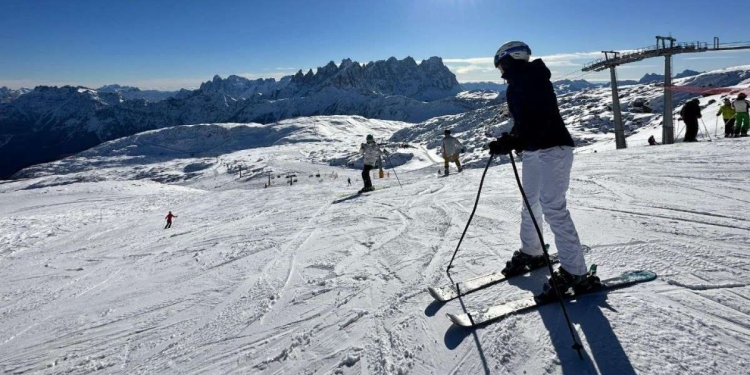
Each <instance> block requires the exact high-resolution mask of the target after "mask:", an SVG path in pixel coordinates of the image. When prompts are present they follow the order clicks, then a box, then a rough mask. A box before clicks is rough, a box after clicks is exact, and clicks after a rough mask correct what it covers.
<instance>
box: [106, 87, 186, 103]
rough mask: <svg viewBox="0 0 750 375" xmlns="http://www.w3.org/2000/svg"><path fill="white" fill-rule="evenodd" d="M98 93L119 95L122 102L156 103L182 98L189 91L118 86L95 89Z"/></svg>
mask: <svg viewBox="0 0 750 375" xmlns="http://www.w3.org/2000/svg"><path fill="white" fill-rule="evenodd" d="M96 91H98V92H116V93H120V94H121V96H122V98H123V99H124V100H134V99H143V100H145V101H147V102H158V101H161V100H164V99H169V98H184V97H186V96H187V95H188V94H189V93H190V92H191V90H186V89H180V90H178V91H159V90H141V89H139V88H137V87H133V86H120V85H118V84H111V85H104V86H102V87H99V88H98V89H96Z"/></svg>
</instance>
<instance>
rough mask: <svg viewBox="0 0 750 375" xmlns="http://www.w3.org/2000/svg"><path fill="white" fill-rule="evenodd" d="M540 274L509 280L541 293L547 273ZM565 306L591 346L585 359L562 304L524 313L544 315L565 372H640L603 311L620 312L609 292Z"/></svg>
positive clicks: (618, 374) (614, 374)
mask: <svg viewBox="0 0 750 375" xmlns="http://www.w3.org/2000/svg"><path fill="white" fill-rule="evenodd" d="M538 274H539V275H541V277H518V278H512V279H510V280H508V283H509V284H511V285H515V286H517V287H518V288H520V289H524V290H528V291H529V292H532V293H534V294H538V293H539V292H541V290H540V288H539V285H541V282H542V281H543V280H545V279H546V275H544V273H538ZM534 276H537V275H534ZM565 307H566V308H567V309H568V314H569V316H570V320H571V322H572V323H573V324H574V325H578V331H579V332H582V333H583V335H584V336H585V337H586V341H587V343H588V345H587V346H586V348H585V350H584V351H583V352H582V354H583V360H581V359H580V358H579V357H578V353H577V352H576V351H575V350H574V349H573V348H572V346H573V343H572V341H571V337H570V331H569V330H568V326H567V324H566V323H565V318H564V316H563V313H562V311H561V310H560V305H559V303H555V304H548V305H545V306H542V307H540V308H538V309H535V310H531V311H529V312H526V313H522V314H539V316H540V317H541V318H542V323H544V326H545V327H546V328H547V330H548V331H549V335H550V339H551V341H552V345H553V346H554V347H555V350H556V351H557V356H558V358H559V360H560V366H562V373H563V374H570V375H573V374H575V375H578V374H602V375H635V374H636V371H635V369H634V368H633V364H632V363H630V359H629V358H628V356H627V354H626V353H625V350H624V349H623V347H622V344H620V340H619V339H618V338H617V335H616V334H615V332H614V331H613V330H612V325H611V324H610V323H609V320H608V319H607V317H606V316H604V314H603V313H602V308H606V309H608V310H611V311H615V312H616V310H615V309H614V308H612V307H611V306H610V305H609V304H608V303H607V293H597V294H591V295H586V296H582V297H581V298H580V299H578V300H572V301H566V302H565ZM499 324H502V323H499ZM577 333H578V332H577ZM577 336H578V335H577ZM578 342H581V339H580V337H578ZM592 357H593V358H592ZM594 362H595V363H596V367H595V366H594Z"/></svg>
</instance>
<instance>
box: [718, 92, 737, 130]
mask: <svg viewBox="0 0 750 375" xmlns="http://www.w3.org/2000/svg"><path fill="white" fill-rule="evenodd" d="M718 115H721V119H722V120H724V138H730V137H731V136H732V135H733V134H734V115H735V111H734V107H732V102H731V101H730V100H729V98H725V99H724V105H722V106H721V107H719V112H717V113H716V116H718Z"/></svg>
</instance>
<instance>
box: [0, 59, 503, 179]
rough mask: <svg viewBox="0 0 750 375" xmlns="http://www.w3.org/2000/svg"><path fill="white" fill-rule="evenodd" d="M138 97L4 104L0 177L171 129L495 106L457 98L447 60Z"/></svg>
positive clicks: (79, 92)
mask: <svg viewBox="0 0 750 375" xmlns="http://www.w3.org/2000/svg"><path fill="white" fill-rule="evenodd" d="M107 91H113V92H107ZM131 91H132V90H131ZM131 91H128V90H118V89H116V88H115V89H111V87H110V88H109V89H107V90H104V91H100V90H92V89H88V88H83V87H70V86H65V87H61V88H57V87H44V86H40V87H37V88H36V89H34V90H33V91H31V92H29V93H27V94H25V95H21V96H20V97H18V98H17V99H16V100H14V101H12V102H10V103H5V104H0V157H2V158H3V159H4V160H10V161H11V162H8V163H3V165H2V167H0V177H7V176H8V175H9V174H11V173H13V172H15V171H17V170H18V169H20V168H22V167H25V166H28V165H32V164H36V163H40V162H45V161H50V160H55V159H58V158H60V157H62V156H64V155H68V154H71V153H75V152H79V151H82V150H85V149H87V148H89V147H92V146H95V145H97V144H99V143H101V142H103V141H107V140H112V139H116V138H119V137H123V136H128V135H131V134H135V133H138V132H141V131H145V130H151V129H157V128H161V127H167V126H174V125H185V124H197V123H206V122H212V123H223V122H243V123H246V122H248V123H249V122H257V123H273V122H277V121H280V120H283V119H287V118H293V117H300V116H313V115H360V116H364V117H367V118H373V119H385V120H397V121H410V122H419V121H424V120H426V119H429V118H432V117H436V116H441V115H446V114H456V113H462V112H466V111H469V110H472V109H476V108H480V107H482V106H485V105H487V104H488V103H489V102H491V101H492V100H493V99H492V98H488V97H486V96H481V95H480V96H465V95H464V96H462V95H457V94H458V93H460V92H461V91H462V89H461V87H460V85H459V84H458V82H457V81H456V78H455V75H453V73H451V72H450V70H448V68H447V67H446V66H445V65H444V64H443V62H442V60H441V59H440V58H437V57H433V58H430V59H428V60H424V61H422V62H421V63H419V64H417V63H416V61H414V59H412V58H405V59H403V60H397V59H395V58H390V59H388V60H383V61H377V62H371V63H368V64H359V63H357V62H353V61H351V60H348V59H347V60H344V61H342V63H341V64H340V65H336V64H333V63H329V64H328V65H326V66H325V67H322V68H319V69H318V70H317V72H315V73H313V72H312V71H308V72H307V73H306V74H303V73H302V72H301V71H300V72H298V73H297V74H295V75H293V76H289V77H285V78H284V79H281V80H280V81H275V80H273V79H270V80H256V81H251V80H247V79H245V78H242V77H238V76H231V77H229V78H227V79H221V78H220V77H214V79H213V80H212V81H209V82H206V83H204V84H203V85H202V86H201V88H200V89H198V90H195V91H192V92H190V93H186V92H181V93H178V95H177V97H174V98H169V99H166V100H161V101H158V102H148V101H146V100H143V99H138V100H127V98H126V93H127V92H131ZM31 150H33V152H32V151H31Z"/></svg>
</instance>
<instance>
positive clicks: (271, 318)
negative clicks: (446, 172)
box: [0, 121, 750, 374]
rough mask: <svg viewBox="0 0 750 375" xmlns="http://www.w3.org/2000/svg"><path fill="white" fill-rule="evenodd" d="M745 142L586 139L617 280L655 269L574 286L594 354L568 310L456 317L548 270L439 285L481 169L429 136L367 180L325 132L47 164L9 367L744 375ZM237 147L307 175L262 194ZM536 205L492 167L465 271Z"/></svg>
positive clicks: (15, 196)
mask: <svg viewBox="0 0 750 375" xmlns="http://www.w3.org/2000/svg"><path fill="white" fill-rule="evenodd" d="M707 125H709V126H712V125H713V121H710V122H709V121H707ZM386 128H387V129H386ZM397 128H398V126H395V125H394V126H391V127H388V126H385V127H384V130H383V133H382V135H383V136H386V135H387V134H389V133H392V132H393V131H395V130H396V129H397ZM713 131H714V129H713V128H712V127H711V128H709V132H711V133H712V135H713ZM295 134H297V133H295ZM352 140H354V138H352ZM749 146H750V141H749V140H748V139H747V138H745V139H726V140H725V139H719V140H714V142H703V143H697V144H676V145H671V146H658V147H633V148H630V149H627V150H621V151H608V150H606V149H602V150H600V151H599V152H597V153H579V154H578V155H577V156H576V161H575V164H574V168H573V179H572V181H571V189H570V193H569V206H570V209H571V212H572V215H573V218H574V220H575V222H576V225H577V226H578V229H579V232H580V234H581V238H582V241H583V243H585V244H587V245H589V246H591V248H592V250H591V252H590V254H588V255H587V261H588V262H589V263H597V264H598V265H599V273H600V274H601V275H602V276H603V277H608V276H613V275H617V274H619V273H621V272H622V271H625V270H632V269H651V270H653V271H655V272H657V273H658V275H659V278H658V279H657V280H656V281H654V282H651V283H648V284H643V285H638V286H635V287H632V288H628V289H622V290H618V291H615V292H612V293H610V294H609V295H591V296H586V297H585V298H582V299H580V300H579V301H576V302H571V303H569V305H568V306H569V311H570V315H571V318H572V320H573V322H574V324H575V327H576V330H577V332H578V334H579V335H580V337H581V339H582V341H583V344H584V346H585V351H586V358H585V360H584V361H581V360H579V359H578V358H577V356H576V353H575V351H573V350H572V349H571V348H570V345H571V341H570V337H569V334H568V332H567V328H566V327H565V323H564V320H563V319H562V315H561V313H560V309H559V306H556V305H549V306H545V307H543V308H541V309H539V310H538V311H532V312H528V313H525V314H520V315H516V316H512V317H510V318H508V319H505V320H502V321H499V322H497V323H494V324H490V325H488V326H486V327H483V328H480V329H477V330H464V329H458V328H457V327H454V326H451V324H450V321H449V320H448V319H447V317H446V316H445V313H447V312H461V311H462V310H463V308H466V309H469V310H477V309H481V308H482V307H484V306H487V305H489V304H491V303H496V302H501V301H510V300H513V299H516V298H518V297H520V296H522V295H526V294H528V293H531V292H538V291H539V290H540V288H541V284H542V282H543V280H544V279H545V272H544V271H537V272H535V273H533V274H531V275H529V276H528V277H521V278H517V279H513V280H512V281H510V282H509V283H507V284H501V285H496V286H493V287H491V288H488V289H485V290H482V291H479V292H476V293H473V294H471V295H469V296H466V297H464V298H462V299H461V300H455V301H451V302H448V303H446V304H439V303H436V302H433V299H432V297H431V296H430V295H429V294H428V293H427V292H426V290H425V288H426V286H428V285H441V284H443V283H445V282H447V281H448V280H447V277H446V276H445V272H444V269H445V266H446V264H447V263H448V261H449V259H450V257H451V254H452V252H453V250H454V249H455V246H456V243H457V240H458V238H459V236H460V234H461V231H462V230H463V227H464V225H465V223H466V220H467V218H468V216H469V213H470V212H471V209H472V204H473V202H474V197H475V194H476V189H477V186H478V183H479V179H480V177H481V172H482V170H481V169H473V170H467V171H465V172H464V173H461V174H453V175H451V176H450V177H447V178H437V177H436V169H437V168H438V164H437V163H436V162H437V161H438V160H433V159H431V158H434V155H431V154H430V153H428V152H427V151H424V150H419V149H416V150H412V151H410V152H413V153H414V155H415V156H414V157H413V158H411V159H409V161H408V162H407V164H405V165H403V166H400V167H398V169H397V172H398V177H399V178H400V180H401V183H402V184H403V188H400V187H399V185H398V183H397V181H396V179H395V175H394V174H393V173H391V175H390V178H386V179H375V180H374V184H375V186H376V188H378V189H379V190H377V191H376V192H374V193H372V194H369V195H367V196H361V197H353V196H347V194H349V193H352V192H354V191H356V189H359V188H360V186H359V184H360V178H359V173H358V172H357V171H354V170H348V169H343V168H340V167H333V166H328V165H326V164H319V163H313V162H310V161H309V160H315V158H314V156H315V155H318V154H321V153H326V152H331V149H330V144H327V143H315V142H306V143H299V144H286V145H276V146H271V147H263V148H257V149H252V150H245V151H234V150H228V151H226V152H229V153H228V154H222V155H221V156H219V159H221V160H219V161H218V162H215V161H210V162H209V161H205V163H207V164H206V165H208V166H207V167H205V168H203V167H201V165H197V166H195V165H194V166H193V167H191V168H188V169H187V170H186V169H185V167H186V166H188V165H191V163H192V164H194V163H201V162H202V161H201V160H202V157H199V156H196V158H195V159H189V158H188V159H172V158H167V159H165V160H161V159H158V160H153V161H154V162H153V163H148V164H140V165H139V164H138V163H135V162H133V161H132V160H131V159H129V157H128V156H127V155H126V153H123V154H116V155H115V156H113V158H114V157H121V158H122V163H119V164H118V163H114V164H107V165H108V167H107V168H102V169H99V170H97V169H91V168H88V167H85V168H79V169H76V168H77V166H81V165H84V166H85V165H88V164H86V163H84V161H83V159H81V158H78V159H72V160H68V161H65V162H63V164H64V163H68V164H67V167H69V168H73V169H75V172H74V173H71V174H68V175H63V173H64V168H63V164H60V163H61V162H58V164H54V165H52V164H50V165H46V166H44V167H40V168H39V169H38V170H37V172H39V176H38V177H31V178H28V179H25V180H20V181H15V182H2V183H0V269H1V270H2V272H0V373H8V374H15V373H48V374H53V373H54V374H56V373H70V374H87V373H94V372H101V373H142V374H157V373H160V374H170V373H174V374H177V373H179V374H203V373H257V374H483V373H492V374H523V373H526V374H542V373H546V374H597V373H598V374H635V373H638V374H742V373H747V368H748V366H750V298H748V295H750V286H748V285H750V187H749V185H748V181H750V178H748V177H749V176H750V167H749V166H748V161H750V158H749V157H748V153H747V150H748V147H749ZM341 147H342V149H343V148H344V146H341ZM348 147H351V146H348ZM341 152H342V155H343V152H344V151H341ZM316 153H317V154H316ZM117 155H120V156H117ZM152 156H153V155H152ZM157 156H158V155H157ZM162 156H163V155H162ZM90 158H91V160H90V162H91V163H92V164H91V165H96V163H98V162H102V163H113V160H114V159H107V158H105V157H104V155H97V154H96V152H95V151H94V150H92V154H91V155H90ZM207 158H208V159H211V160H215V158H216V156H210V157H207ZM208 159H207V160H208ZM259 159H262V160H260V161H259ZM76 160H77V161H76ZM150 160H151V159H150ZM241 161H244V162H247V163H248V164H252V163H256V164H257V165H256V166H255V167H256V168H261V170H262V168H270V169H273V170H275V171H289V172H295V173H296V174H297V175H298V180H299V182H298V184H296V185H294V186H291V187H290V186H285V185H283V181H279V180H278V179H274V185H273V186H272V187H270V188H267V189H264V188H263V187H262V185H263V182H264V180H263V175H262V174H255V175H251V177H243V178H242V179H240V178H239V176H238V175H237V174H235V173H234V170H232V169H231V168H230V167H229V166H230V165H233V164H232V163H237V162H241ZM405 162H406V161H405ZM139 168H140V169H139ZM201 168H203V169H201ZM190 171H198V172H199V173H196V174H194V175H191V177H190V178H189V179H187V180H186V179H185V175H186V174H187V173H192V172H190ZM42 172H43V173H42ZM332 172H337V173H338V174H339V176H338V179H334V178H332V177H329V174H331V173H332ZM139 173H145V174H146V176H161V177H164V176H166V175H168V174H170V173H173V174H174V175H175V176H176V177H175V178H174V180H170V179H168V178H163V179H161V181H164V183H157V182H153V181H149V180H146V179H141V178H143V175H142V174H139ZM315 174H320V175H321V177H315V176H314V175H315ZM311 175H312V176H313V177H310V176H311ZM347 177H351V178H352V181H353V182H354V186H352V187H347V186H346V179H347ZM281 179H282V180H283V176H282V178H281ZM520 204H521V198H520V196H519V194H518V192H517V190H516V186H515V181H514V180H513V175H512V170H511V168H510V166H509V165H507V164H503V165H499V166H493V167H492V168H490V170H489V172H488V175H487V180H486V182H485V190H484V192H483V194H482V197H481V201H480V206H479V209H478V211H477V215H476V217H475V218H474V222H473V224H472V226H471V228H470V229H469V232H468V234H467V238H466V240H465V241H464V245H463V246H462V249H461V250H460V252H459V254H458V256H457V258H456V262H455V271H454V277H455V278H457V279H465V278H470V277H473V276H476V275H480V274H483V273H487V272H490V271H495V270H498V269H499V268H501V267H502V265H503V264H504V262H505V261H506V260H507V259H508V258H509V257H510V255H511V253H512V251H513V250H515V249H516V248H517V246H518V243H519V241H518V238H517V237H518V235H517V232H518V226H519V217H520V216H519V212H518V211H519V209H520ZM168 210H171V211H172V212H173V213H174V214H176V215H177V216H178V217H177V218H176V219H175V223H174V226H173V227H172V228H171V229H169V230H163V229H162V228H163V226H164V216H165V215H166V213H167V211H168ZM546 235H547V236H548V238H549V236H551V234H550V233H549V232H548V231H546ZM552 251H553V252H554V251H556V250H555V248H554V245H553V247H552Z"/></svg>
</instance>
